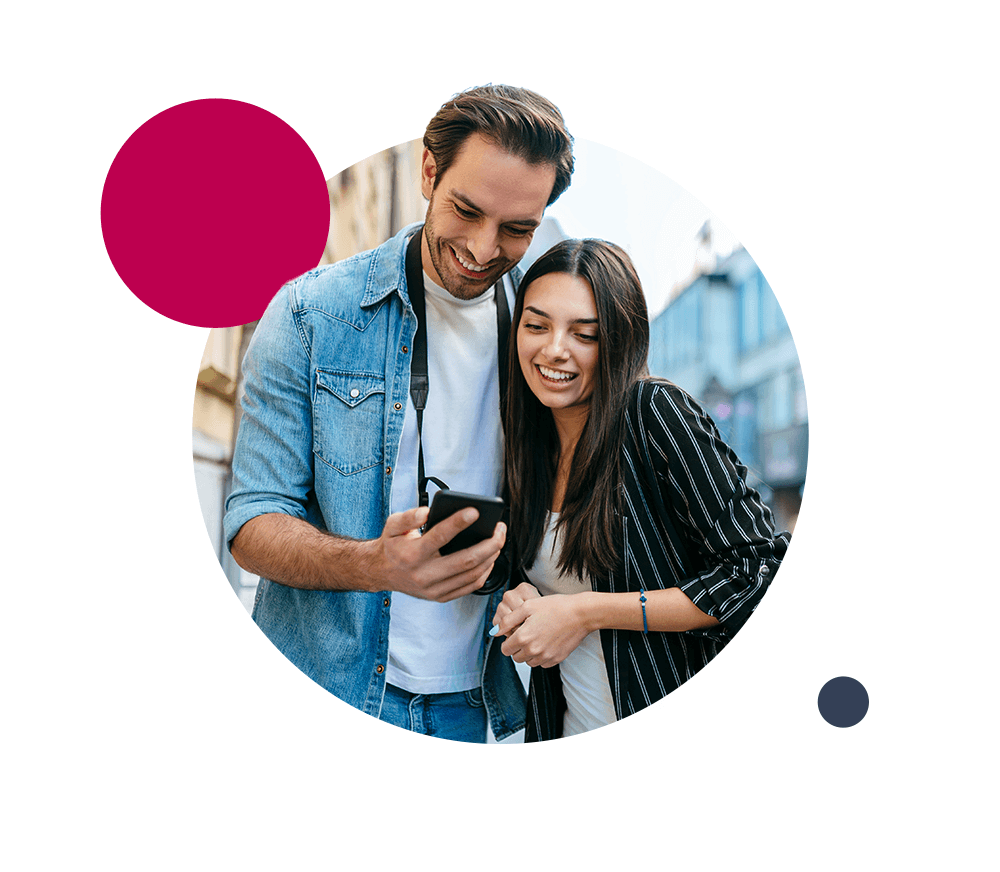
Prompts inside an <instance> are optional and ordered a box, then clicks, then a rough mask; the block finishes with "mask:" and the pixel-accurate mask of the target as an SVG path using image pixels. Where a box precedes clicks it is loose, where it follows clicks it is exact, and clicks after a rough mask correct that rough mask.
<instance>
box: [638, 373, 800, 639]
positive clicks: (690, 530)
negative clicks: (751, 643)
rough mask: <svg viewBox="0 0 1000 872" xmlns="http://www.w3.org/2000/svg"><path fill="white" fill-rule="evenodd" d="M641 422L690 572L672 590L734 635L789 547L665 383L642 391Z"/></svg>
mask: <svg viewBox="0 0 1000 872" xmlns="http://www.w3.org/2000/svg"><path fill="white" fill-rule="evenodd" d="M643 390H644V391H648V392H649V396H648V401H647V402H645V403H643V404H642V408H643V424H644V427H645V429H646V434H647V438H648V440H649V448H650V456H651V460H652V463H653V467H654V469H655V472H656V476H657V481H658V484H659V487H660V492H661V495H662V497H663V502H664V504H665V505H666V506H669V507H672V509H673V511H674V513H675V517H676V520H677V521H678V522H679V523H678V532H679V533H680V534H681V535H682V536H683V537H684V539H685V543H686V545H687V546H688V552H689V557H690V560H691V562H692V564H693V566H688V567H685V570H686V572H691V573H693V574H692V575H690V576H688V577H686V578H684V579H683V580H682V581H681V583H680V585H679V587H680V589H681V590H682V591H684V593H685V594H686V595H687V596H688V598H690V599H691V601H692V602H693V603H694V604H695V605H696V606H698V608H700V609H701V610H702V611H703V612H705V613H706V614H708V615H710V616H712V617H714V618H716V619H717V620H718V621H719V622H720V624H721V627H720V628H712V629H710V630H708V631H692V632H696V633H702V632H703V633H707V634H709V635H711V634H713V633H718V632H720V631H721V632H722V633H723V634H724V635H731V634H733V633H735V632H736V631H737V630H738V629H739V628H740V627H741V626H743V624H744V622H745V621H746V620H747V618H748V617H749V616H750V615H751V614H752V612H753V611H754V609H755V608H756V607H757V604H758V603H759V602H760V600H761V597H763V595H764V593H765V592H766V591H767V589H768V586H769V585H770V583H771V580H772V579H773V577H774V574H775V572H776V571H777V569H778V567H779V565H780V563H781V559H782V557H783V556H784V554H785V549H786V548H787V546H788V541H789V536H788V534H787V533H782V534H780V535H775V531H774V522H773V518H772V515H771V511H770V509H768V507H767V506H766V505H764V503H763V501H762V500H761V498H760V494H758V492H757V491H756V490H755V489H754V488H752V487H750V486H749V485H748V484H747V482H746V475H747V469H746V467H745V466H743V464H742V463H741V462H740V460H739V458H738V457H737V456H736V454H735V452H734V451H733V450H732V449H731V448H730V447H729V446H728V445H727V444H726V443H725V442H724V441H723V440H722V437H721V435H720V433H719V430H718V428H717V427H716V425H715V423H714V422H713V421H712V420H711V418H710V417H709V416H708V415H707V414H706V413H705V411H704V410H703V409H702V408H701V407H700V406H699V405H698V404H697V403H696V402H695V401H694V400H693V399H692V398H691V397H690V396H689V395H688V394H687V393H686V392H684V391H683V390H682V389H680V388H678V387H676V386H675V385H672V384H669V383H663V384H659V383H658V384H654V385H647V386H644V388H643Z"/></svg>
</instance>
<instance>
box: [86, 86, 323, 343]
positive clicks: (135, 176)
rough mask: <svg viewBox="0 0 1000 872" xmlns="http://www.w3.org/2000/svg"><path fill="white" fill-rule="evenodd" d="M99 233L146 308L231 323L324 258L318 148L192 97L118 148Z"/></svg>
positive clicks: (253, 110) (224, 104) (250, 314)
mask: <svg viewBox="0 0 1000 872" xmlns="http://www.w3.org/2000/svg"><path fill="white" fill-rule="evenodd" d="M101 228H102V230H103V233H104V244H105V246H106V248H107V250H108V255H109V256H110V258H111V262H112V264H113V265H114V267H115V270H116V271H117V272H118V275H119V276H120V277H121V279H122V281H123V282H124V283H125V284H126V285H127V286H128V288H129V289H130V290H131V291H132V293H133V294H135V296H136V297H138V298H139V299H140V300H142V302H143V303H145V304H146V305H147V306H149V307H150V308H151V309H154V310H155V311H157V312H159V313H160V314H161V315H164V316H166V317H167V318H171V319H173V320H174V321H180V322H182V323H184V324H190V325H193V326H197V327H232V326H234V325H237V324H246V323H248V322H250V321H254V320H256V319H257V318H259V317H260V316H261V315H262V314H263V312H264V309H265V308H266V307H267V304H268V303H269V302H270V300H271V298H272V297H273V296H274V295H275V293H276V292H277V291H278V289H279V288H280V287H281V285H282V284H284V283H285V282H287V281H288V280H289V279H292V278H294V277H295V276H298V275H301V274H302V273H304V272H306V271H307V270H309V269H312V268H313V267H315V266H316V265H317V264H318V263H319V260H320V258H321V257H322V254H323V249H324V247H325V245H326V240H327V236H328V234H329V229H330V200H329V195H328V193H327V188H326V181H325V179H324V177H323V171H322V169H321V168H320V165H319V162H318V161H317V160H316V157H315V155H314V154H313V153H312V150H311V149H310V148H309V146H308V145H306V143H305V141H304V140H303V139H302V137H300V136H299V135H298V134H297V133H296V132H295V131H294V130H293V129H292V128H291V127H289V125H288V124H286V123H285V122H284V121H282V120H281V119H280V118H278V117H277V116H276V115H273V114H271V113H270V112H268V111H266V110H264V109H261V108H260V107H259V106H254V105H252V104H250V103H243V102H240V101H238V100H222V99H209V100H193V101H191V102H188V103H181V104H179V105H177V106H173V107H172V108H170V109H166V110H164V111H163V112H160V113H159V114H158V115H155V116H154V117H152V118H150V119H149V121H147V122H145V123H144V124H143V125H142V126H141V127H139V128H138V129H137V130H136V131H135V133H133V134H132V135H131V136H130V137H129V138H128V140H127V141H126V142H125V144H124V145H123V146H122V147H121V149H120V150H119V151H118V154H117V155H116V156H115V159H114V161H113V162H112V164H111V168H110V169H109V170H108V175H107V178H106V179H105V182H104V193H103V196H102V198H101Z"/></svg>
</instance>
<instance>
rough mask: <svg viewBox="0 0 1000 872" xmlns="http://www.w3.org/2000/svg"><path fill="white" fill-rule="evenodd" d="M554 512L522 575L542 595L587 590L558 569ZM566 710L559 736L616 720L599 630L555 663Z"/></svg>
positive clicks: (556, 515) (601, 725)
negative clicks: (532, 559) (532, 557)
mask: <svg viewBox="0 0 1000 872" xmlns="http://www.w3.org/2000/svg"><path fill="white" fill-rule="evenodd" d="M558 520H559V514H558V513H557V512H549V516H548V521H547V523H546V527H545V537H544V538H543V539H542V544H541V545H540V546H539V548H538V556H537V557H535V563H534V565H533V566H532V567H531V569H527V570H525V573H524V574H525V575H526V576H527V577H528V581H530V582H531V583H532V584H533V585H534V586H535V587H537V588H538V592H539V593H540V594H541V595H542V596H550V595H552V594H576V593H583V592H584V591H586V590H590V589H591V588H590V585H589V584H586V583H585V582H584V581H583V580H582V579H580V578H579V577H578V576H575V575H564V574H562V573H560V571H559V569H558V563H559V555H560V553H561V552H560V542H559V539H558V537H557V536H556V529H555V527H556V522H557V521H558ZM559 677H560V678H561V679H562V685H563V695H564V696H565V697H566V714H565V716H564V717H563V737H564V738H565V737H566V736H575V735H577V734H578V733H585V732H587V730H595V729H597V728H598V727H603V726H606V725H607V724H612V723H614V722H615V721H616V720H618V718H617V716H616V715H615V702H614V700H613V699H612V697H611V685H610V684H609V683H608V670H607V667H606V666H605V662H604V650H603V649H602V648H601V632H600V630H595V631H594V632H593V633H588V634H587V635H586V636H585V637H584V639H583V641H582V642H581V643H580V644H579V645H578V646H577V647H576V649H575V650H574V651H573V652H572V653H571V654H570V655H569V657H567V658H566V659H565V660H563V662H562V663H560V664H559Z"/></svg>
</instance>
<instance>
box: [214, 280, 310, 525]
mask: <svg viewBox="0 0 1000 872" xmlns="http://www.w3.org/2000/svg"><path fill="white" fill-rule="evenodd" d="M294 286H295V283H294V282H292V283H290V284H288V285H285V286H284V287H283V288H282V289H281V290H280V291H278V293H277V294H276V295H275V297H274V298H273V299H272V300H271V303H270V305H269V306H268V307H267V310H266V311H265V313H264V316H263V318H261V320H260V322H259V323H258V325H257V329H256V330H255V331H254V335H253V338H252V339H251V342H250V347H249V348H248V350H247V353H246V357H245V358H244V362H243V375H244V389H245V393H244V396H243V400H242V405H243V417H242V420H241V422H240V428H239V434H238V436H237V439H236V447H235V451H234V454H233V489H232V493H231V494H230V496H229V498H228V499H227V500H226V515H225V521H224V530H225V537H226V543H227V544H228V543H230V542H231V541H232V540H233V537H234V536H235V535H236V534H237V533H238V532H239V530H240V528H241V527H242V526H243V525H244V524H245V523H246V522H247V521H249V520H250V519H251V518H253V517H256V516H257V515H262V514H268V513H275V512H277V513H281V514H285V515H292V516H294V517H297V518H303V519H305V518H306V516H307V504H308V500H309V494H310V491H311V489H312V486H313V453H312V412H311V401H310V362H309V355H308V353H307V351H306V348H305V346H304V344H303V339H302V336H301V333H300V332H299V330H298V327H297V324H296V322H295V318H294V312H293V308H294V307H293V294H294Z"/></svg>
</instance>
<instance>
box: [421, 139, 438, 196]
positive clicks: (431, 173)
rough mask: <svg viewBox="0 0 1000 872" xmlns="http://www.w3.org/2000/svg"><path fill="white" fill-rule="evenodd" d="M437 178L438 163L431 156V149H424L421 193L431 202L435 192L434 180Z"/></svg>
mask: <svg viewBox="0 0 1000 872" xmlns="http://www.w3.org/2000/svg"><path fill="white" fill-rule="evenodd" d="M436 178H437V161H436V160H434V155H432V154H431V150H430V149H429V148H424V154H423V157H422V158H421V161H420V193H422V194H423V195H424V198H425V199H427V200H430V198H431V193H432V192H433V191H434V180H435V179H436Z"/></svg>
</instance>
